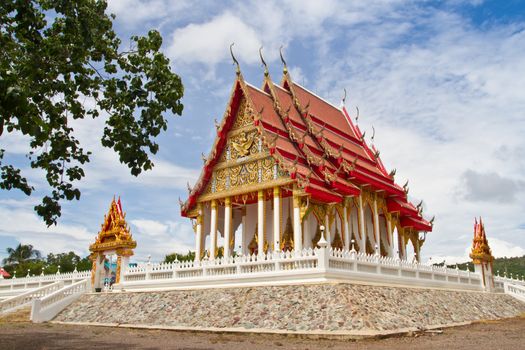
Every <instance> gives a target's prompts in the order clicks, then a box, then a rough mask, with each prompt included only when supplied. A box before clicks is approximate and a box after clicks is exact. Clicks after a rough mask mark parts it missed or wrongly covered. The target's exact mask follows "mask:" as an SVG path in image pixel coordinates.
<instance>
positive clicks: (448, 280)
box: [117, 247, 483, 290]
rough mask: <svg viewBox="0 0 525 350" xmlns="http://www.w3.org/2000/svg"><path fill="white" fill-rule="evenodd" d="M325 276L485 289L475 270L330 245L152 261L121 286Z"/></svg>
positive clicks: (194, 284) (222, 283) (247, 282)
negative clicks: (271, 251) (416, 261)
mask: <svg viewBox="0 0 525 350" xmlns="http://www.w3.org/2000/svg"><path fill="white" fill-rule="evenodd" d="M322 281H348V282H363V283H376V284H395V285H407V286H421V287H434V288H447V289H467V290H483V287H482V281H481V277H480V276H479V275H478V274H476V273H473V272H469V271H461V270H458V269H450V268H446V267H436V266H433V265H426V264H420V263H412V262H408V261H404V260H399V259H395V258H386V257H379V256H377V255H366V254H361V253H357V252H356V251H355V250H351V251H348V250H346V251H341V250H332V249H331V248H325V247H323V248H318V249H313V250H312V249H305V250H303V251H300V252H286V253H269V254H266V255H260V256H256V255H250V256H238V257H230V258H221V259H215V260H210V261H202V262H174V263H168V264H151V263H147V264H143V265H140V266H137V267H133V268H128V269H127V270H126V271H124V275H123V279H122V281H121V283H120V284H119V286H117V288H120V289H126V290H132V289H149V290H156V289H173V288H174V289H177V288H207V287H214V286H240V285H275V284H285V283H294V282H296V283H299V282H322Z"/></svg>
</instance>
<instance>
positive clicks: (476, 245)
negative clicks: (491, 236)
mask: <svg viewBox="0 0 525 350" xmlns="http://www.w3.org/2000/svg"><path fill="white" fill-rule="evenodd" d="M470 257H471V258H472V260H473V262H474V264H481V263H483V262H491V261H492V260H494V257H493V256H492V251H491V249H490V247H489V242H488V240H487V236H486V234H485V226H484V225H483V221H482V219H481V217H480V218H479V223H478V221H477V219H474V239H473V240H472V251H471V253H470Z"/></svg>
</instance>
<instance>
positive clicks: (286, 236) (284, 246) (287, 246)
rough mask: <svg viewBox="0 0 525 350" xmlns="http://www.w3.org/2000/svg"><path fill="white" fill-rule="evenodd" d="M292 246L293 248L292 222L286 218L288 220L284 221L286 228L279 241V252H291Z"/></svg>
mask: <svg viewBox="0 0 525 350" xmlns="http://www.w3.org/2000/svg"><path fill="white" fill-rule="evenodd" d="M293 246H294V242H293V227H292V220H291V219H290V216H288V219H287V220H286V226H285V228H284V232H283V237H282V240H281V250H283V251H287V250H293Z"/></svg>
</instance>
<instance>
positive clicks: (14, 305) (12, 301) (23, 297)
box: [0, 281, 64, 314]
mask: <svg viewBox="0 0 525 350" xmlns="http://www.w3.org/2000/svg"><path fill="white" fill-rule="evenodd" d="M63 287H64V282H63V281H58V282H53V283H51V284H48V285H46V286H44V287H40V288H35V289H33V290H30V291H28V292H25V293H22V294H20V295H17V296H14V297H11V298H8V299H6V300H2V301H0V314H1V313H4V312H10V311H14V310H16V309H18V308H20V307H22V306H24V305H28V304H29V303H30V302H31V301H32V300H33V299H35V298H39V297H43V296H46V295H48V294H50V293H53V292H55V291H57V290H59V289H61V288H63Z"/></svg>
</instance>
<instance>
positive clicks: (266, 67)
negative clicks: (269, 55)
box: [259, 46, 270, 77]
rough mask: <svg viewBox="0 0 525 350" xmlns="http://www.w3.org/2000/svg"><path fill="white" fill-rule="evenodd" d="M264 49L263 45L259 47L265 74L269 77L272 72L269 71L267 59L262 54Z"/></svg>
mask: <svg viewBox="0 0 525 350" xmlns="http://www.w3.org/2000/svg"><path fill="white" fill-rule="evenodd" d="M262 49H263V47H262V46H261V47H260V48H259V56H260V57H261V62H262V64H263V66H264V76H265V77H267V76H268V75H269V74H270V73H269V72H268V65H267V64H266V61H265V60H264V57H263V55H262Z"/></svg>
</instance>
